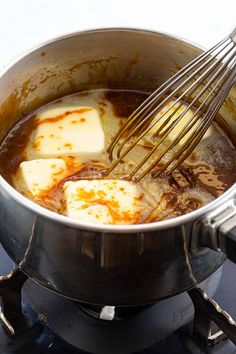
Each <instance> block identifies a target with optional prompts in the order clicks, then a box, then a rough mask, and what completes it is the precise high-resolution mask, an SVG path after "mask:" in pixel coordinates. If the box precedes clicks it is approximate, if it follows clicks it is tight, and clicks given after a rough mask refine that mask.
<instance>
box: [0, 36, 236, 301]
mask: <svg viewBox="0 0 236 354" xmlns="http://www.w3.org/2000/svg"><path fill="white" fill-rule="evenodd" d="M200 52H201V50H200V49H198V48H197V47H195V46H193V45H191V44H189V43H187V42H184V41H182V40H180V39H178V38H174V37H171V36H168V35H164V34H161V33H154V32H150V31H142V30H132V29H107V30H106V29H105V30H94V31H87V32H81V33H76V34H73V35H69V36H65V37H62V38H59V39H56V40H55V41H51V42H49V43H46V44H45V45H43V46H41V47H38V48H36V49H35V50H34V51H32V52H31V53H29V54H27V55H26V56H24V57H23V58H21V59H20V60H19V61H17V62H16V63H15V64H14V65H12V66H10V67H9V68H8V69H7V70H6V71H5V72H4V73H3V74H2V76H1V77H0V131H1V136H2V137H3V136H4V134H5V133H6V132H7V131H8V130H9V128H10V127H11V126H12V125H13V124H14V122H16V121H17V120H18V119H20V118H21V117H22V116H24V115H25V114H27V113H28V112H30V111H31V110H32V109H35V108H37V107H39V106H41V105H42V104H45V103H46V102H49V101H51V100H53V99H56V98H58V97H61V96H63V95H66V94H69V93H73V92H77V91H79V90H84V89H90V88H99V87H109V88H119V89H126V88H127V89H138V90H145V91H152V90H153V89H154V88H156V87H157V86H158V85H159V84H161V83H162V82H163V81H165V80H166V79H167V78H168V77H170V76H171V75H173V74H174V73H175V72H176V71H177V70H178V69H179V68H181V67H183V66H184V65H185V64H186V63H188V62H189V61H191V60H192V59H193V58H195V57H196V56H197V55H199V53H200ZM232 92H233V91H232ZM226 103H227V104H226V105H225V106H223V109H222V112H221V113H222V115H223V116H225V117H226V119H229V123H230V124H231V126H232V129H233V130H236V121H234V120H233V117H234V116H235V114H236V105H235V96H234V92H233V96H232V97H231V96H230V101H227V102H226ZM234 194H235V187H234V186H233V187H232V188H231V189H230V190H228V191H227V192H226V193H225V194H224V195H222V196H221V197H220V198H218V199H217V200H215V201H214V202H212V203H210V204H209V205H207V206H205V207H203V208H200V209H198V210H196V211H194V212H191V213H189V214H187V215H184V216H181V217H178V218H175V219H171V220H165V221H161V222H156V223H152V224H145V225H129V226H124V225H123V226H122V225H121V226H120V225H98V226H97V225H92V224H89V223H86V222H77V221H74V220H70V219H69V218H67V217H65V216H62V215H59V214H55V213H53V212H51V211H49V210H46V209H44V208H42V207H40V206H38V205H36V204H34V203H33V202H31V201H29V200H28V199H26V198H25V197H23V196H22V195H20V194H19V193H18V192H17V191H15V190H14V189H13V188H12V187H11V186H10V185H9V184H8V183H7V182H6V181H5V180H4V179H3V178H2V177H0V201H1V203H0V241H1V243H2V244H3V246H4V248H5V249H6V251H7V253H8V254H9V255H10V256H11V257H12V259H13V260H14V261H15V262H16V263H17V264H19V266H20V268H21V269H22V270H23V271H24V272H25V273H26V274H27V275H29V276H30V277H31V278H32V279H34V280H35V281H37V282H38V283H40V284H42V285H44V286H46V287H48V288H50V289H52V290H54V291H56V292H58V293H60V294H62V295H64V296H68V297H71V298H74V299H77V300H80V301H84V302H90V303H96V304H104V305H137V304H145V303H151V302H154V301H157V300H159V299H162V298H165V297H170V296H173V295H175V294H177V293H181V292H183V291H185V290H187V289H189V288H191V287H193V286H194V285H196V284H198V283H199V282H201V281H202V280H204V279H206V278H207V277H208V276H209V275H210V274H211V273H213V272H214V270H216V269H217V268H218V267H219V266H220V265H221V264H222V262H223V261H224V259H225V256H224V255H223V254H222V253H221V252H216V251H213V250H210V249H209V248H206V247H199V246H198V247H196V248H194V250H191V247H190V246H191V244H192V243H191V242H190V241H191V228H192V223H193V222H194V221H195V220H197V219H199V218H200V217H203V216H204V215H205V214H206V212H208V211H211V210H213V209H215V208H216V207H218V206H220V205H222V203H224V202H225V201H227V200H228V199H229V198H230V197H232V196H233V195H234ZM195 237H197V236H195Z"/></svg>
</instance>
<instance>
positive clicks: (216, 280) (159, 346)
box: [0, 247, 236, 354]
mask: <svg viewBox="0 0 236 354" xmlns="http://www.w3.org/2000/svg"><path fill="white" fill-rule="evenodd" d="M0 260H1V261H0V274H1V275H6V274H8V273H9V271H10V270H12V269H13V268H14V265H13V263H12V261H11V260H10V258H9V257H8V256H7V254H6V253H5V252H4V250H3V249H2V248H1V247H0ZM235 269H236V266H235V265H234V264H232V263H231V262H229V261H226V262H225V264H224V265H223V267H222V268H221V269H219V270H218V271H217V272H216V273H215V274H214V276H212V277H211V278H209V279H208V280H207V281H206V282H204V283H203V284H201V286H202V288H203V289H204V290H205V288H206V289H208V288H209V289H210V293H209V292H208V295H209V296H212V295H213V294H214V296H213V298H214V300H216V301H217V303H219V304H220V306H221V308H223V309H224V310H225V311H227V312H228V313H230V315H231V316H232V317H233V318H236V305H235V295H236V282H235V281H234V276H235ZM218 284H219V286H218ZM189 294H190V296H191V297H192V298H193V300H194V299H195V300H194V301H197V302H198V301H201V299H202V298H203V297H204V296H205V294H204V293H202V294H201V292H197V291H196V290H193V291H192V293H191V292H190V293H189ZM201 296H203V297H201ZM198 297H199V299H198ZM10 300H11V299H9V301H10ZM194 303H195V302H194ZM211 304H212V303H211ZM217 306H218V305H216V304H215V303H213V306H212V311H213V317H214V311H218V312H220V311H221V310H220V309H219V308H218V307H217ZM22 307H23V312H24V315H25V316H26V317H27V318H28V319H30V322H31V324H32V325H31V326H30V330H28V331H25V332H23V334H20V338H18V337H17V334H16V336H15V339H14V336H13V339H12V338H10V337H9V335H8V334H7V333H6V331H5V329H3V328H2V327H1V326H0V354H10V353H15V354H49V353H52V354H54V353H55V354H62V353H63V354H83V353H96V354H106V353H109V354H131V353H139V354H154V353H155V354H163V353H165V354H189V353H192V354H201V353H212V354H222V353H223V354H233V353H235V354H236V346H235V345H234V344H233V343H232V342H231V341H230V340H229V339H228V338H227V337H226V336H224V335H221V336H220V337H219V338H220V340H218V339H215V338H214V335H213V336H212V338H211V343H208V345H204V343H201V341H196V340H195V339H194V338H193V336H192V328H193V320H192V318H193V314H194V307H193V305H192V302H191V300H190V297H189V295H188V294H187V293H184V294H181V295H178V296H176V297H173V298H170V299H167V300H164V301H161V302H159V303H157V304H153V305H149V306H142V307H139V308H129V309H127V308H126V309H125V308H123V309H122V308H119V309H114V308H113V309H111V310H112V311H113V312H114V313H115V319H116V320H114V318H113V321H105V320H101V319H98V318H99V316H101V311H100V310H101V309H99V307H96V306H87V305H85V304H80V303H78V302H74V301H71V300H69V299H65V298H63V297H61V296H59V295H57V294H55V293H53V292H51V291H48V290H47V289H44V288H43V287H41V286H40V285H38V284H35V283H34V282H32V281H31V280H27V281H26V282H25V283H24V286H23V289H22ZM223 315H224V314H223ZM100 318H101V317H100ZM199 321H201V319H200V320H199V319H198V320H197V321H196V323H198V324H199V323H200V322H199ZM203 321H204V318H203ZM196 323H195V322H194V325H195V326H196ZM222 323H223V322H222ZM167 327H168V328H167ZM203 327H204V326H203ZM214 330H215V332H216V331H217V329H216V328H215V329H214ZM166 335H167V337H166ZM77 348H80V349H77Z"/></svg>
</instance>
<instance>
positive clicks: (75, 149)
mask: <svg viewBox="0 0 236 354" xmlns="http://www.w3.org/2000/svg"><path fill="white" fill-rule="evenodd" d="M35 123H36V129H35V130H34V131H33V132H32V134H31V137H30V143H29V146H28V148H27V159H28V160H31V159H36V158H52V157H60V156H75V157H78V158H79V159H80V160H83V161H87V160H89V159H91V158H92V157H96V156H97V155H99V154H100V153H101V152H102V151H103V149H104V146H105V138H104V132H103V129H102V125H101V122H100V117H99V114H98V112H97V110H96V109H94V108H92V107H81V106H66V107H65V106H64V107H54V108H50V109H47V110H44V111H43V112H41V113H39V114H38V115H37V116H36V118H35Z"/></svg>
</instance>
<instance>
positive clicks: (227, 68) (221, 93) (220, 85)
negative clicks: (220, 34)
mask: <svg viewBox="0 0 236 354" xmlns="http://www.w3.org/2000/svg"><path fill="white" fill-rule="evenodd" d="M235 78H236V28H235V29H234V31H233V32H232V33H231V34H230V35H229V36H228V37H226V38H225V39H223V40H222V41H221V42H220V43H218V44H216V45H215V46H214V47H212V48H211V49H209V50H207V51H206V52H204V53H203V54H201V55H200V56H199V57H197V58H196V59H194V60H193V61H192V62H191V63H189V64H188V65H186V66H185V67H184V68H182V69H181V70H180V71H179V72H177V73H176V74H175V75H174V76H173V77H171V78H170V79H169V80H168V81H166V82H165V83H164V84H162V85H161V86H160V87H159V88H158V89H157V90H156V91H155V92H153V93H152V94H151V95H150V96H149V97H148V98H147V99H146V100H145V101H144V102H143V103H142V104H141V105H140V106H139V107H138V108H137V109H136V110H135V111H134V112H133V113H132V114H131V115H130V116H129V118H128V119H127V121H126V122H125V124H124V125H123V126H122V127H121V128H120V130H119V131H118V133H117V134H116V135H115V136H114V138H113V140H112V142H111V144H110V146H109V148H108V152H109V157H110V160H111V161H112V164H111V166H110V167H109V169H108V170H107V171H106V175H109V174H110V173H111V172H112V171H113V170H114V169H115V168H116V166H117V165H118V164H119V163H121V162H123V161H124V158H125V157H126V155H127V154H128V153H129V152H130V151H131V150H132V149H134V148H135V146H136V145H137V144H138V143H139V142H140V141H141V139H143V138H144V137H145V136H146V135H147V134H148V133H149V134H150V131H153V128H155V126H157V125H158V127H157V129H156V131H155V133H154V136H155V137H158V139H156V140H154V143H153V146H152V147H151V150H150V151H149V152H148V153H147V155H146V156H145V157H144V158H142V160H141V161H140V162H139V163H138V164H137V165H136V166H135V167H134V169H133V170H132V171H131V172H130V173H129V175H128V176H127V179H128V180H130V179H132V178H133V177H135V179H136V180H138V181H139V180H141V179H142V178H143V177H144V176H145V175H146V174H147V173H149V172H151V173H152V175H153V176H155V177H156V176H158V175H160V174H161V173H163V172H166V173H168V174H170V173H172V172H173V171H174V170H175V169H176V168H177V167H179V166H180V164H181V163H182V162H183V161H185V160H186V159H187V158H188V157H189V156H190V154H191V153H192V152H193V150H194V149H195V147H196V146H197V144H198V143H199V142H200V140H201V139H202V137H203V136H204V134H205V133H206V131H207V129H208V128H209V126H210V124H211V123H212V121H213V119H214V117H215V116H216V114H217V112H218V111H219V109H220V107H221V106H222V104H223V102H224V100H225V98H226V97H227V95H228V93H229V91H230V89H231V87H232V85H233V84H234V82H235ZM167 102H171V104H169V105H168V108H167V106H166V107H165V105H166V104H167ZM184 102H189V103H188V104H187V106H186V103H185V105H184V107H185V108H184V110H183V111H182V112H181V113H180V114H179V115H178V116H177V118H175V117H174V115H176V113H177V112H178V110H179V109H180V108H181V107H182V108H183V104H184ZM196 106H197V108H196V109H195V110H194V114H193V115H192V116H191V118H190V119H188V121H187V123H186V124H185V125H184V127H182V128H181V131H179V132H178V134H177V136H176V137H175V139H173V140H172V141H171V140H168V143H167V139H168V137H169V134H170V133H171V131H173V129H174V128H175V129H176V128H177V127H178V124H179V123H180V121H181V120H182V119H183V117H184V116H186V114H187V113H188V112H189V110H190V109H191V108H192V107H196ZM164 107H165V109H163V108H164ZM157 114H158V116H157ZM186 134H188V137H187V138H186ZM184 137H185V138H184ZM181 142H182V143H181ZM163 143H164V149H162V150H161V149H160V150H161V152H160V153H157V150H158V148H159V147H160V146H161V144H163ZM173 148H174V150H172V149H173ZM171 151H173V154H172V155H171V157H170V158H168V160H167V161H166V159H165V158H166V156H169V155H167V153H168V154H170V152H171ZM154 154H155V155H154ZM114 157H115V159H114ZM153 157H154V159H153ZM163 158H164V159H163ZM150 160H151V162H150ZM163 160H164V163H163ZM147 162H149V164H148V166H147V167H146V168H145V169H144V171H142V172H141V173H140V174H139V175H138V176H137V175H136V174H137V172H138V171H140V169H141V168H142V167H143V166H144V164H146V163H147Z"/></svg>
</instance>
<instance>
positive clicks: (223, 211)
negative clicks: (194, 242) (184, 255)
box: [193, 199, 236, 263]
mask: <svg viewBox="0 0 236 354" xmlns="http://www.w3.org/2000/svg"><path fill="white" fill-rule="evenodd" d="M199 224H200V230H199ZM193 230H195V232H196V225H195V229H194V228H193ZM197 233H198V235H200V240H199V244H200V246H206V247H209V248H212V249H214V250H215V251H222V252H224V253H225V255H226V256H227V257H228V258H229V259H230V260H231V261H232V262H234V263H236V199H230V200H229V201H227V202H226V203H225V204H223V205H222V206H221V207H219V208H218V209H216V210H214V211H213V212H211V213H209V214H208V215H207V216H206V217H204V219H202V220H200V221H199V222H198V230H197Z"/></svg>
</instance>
